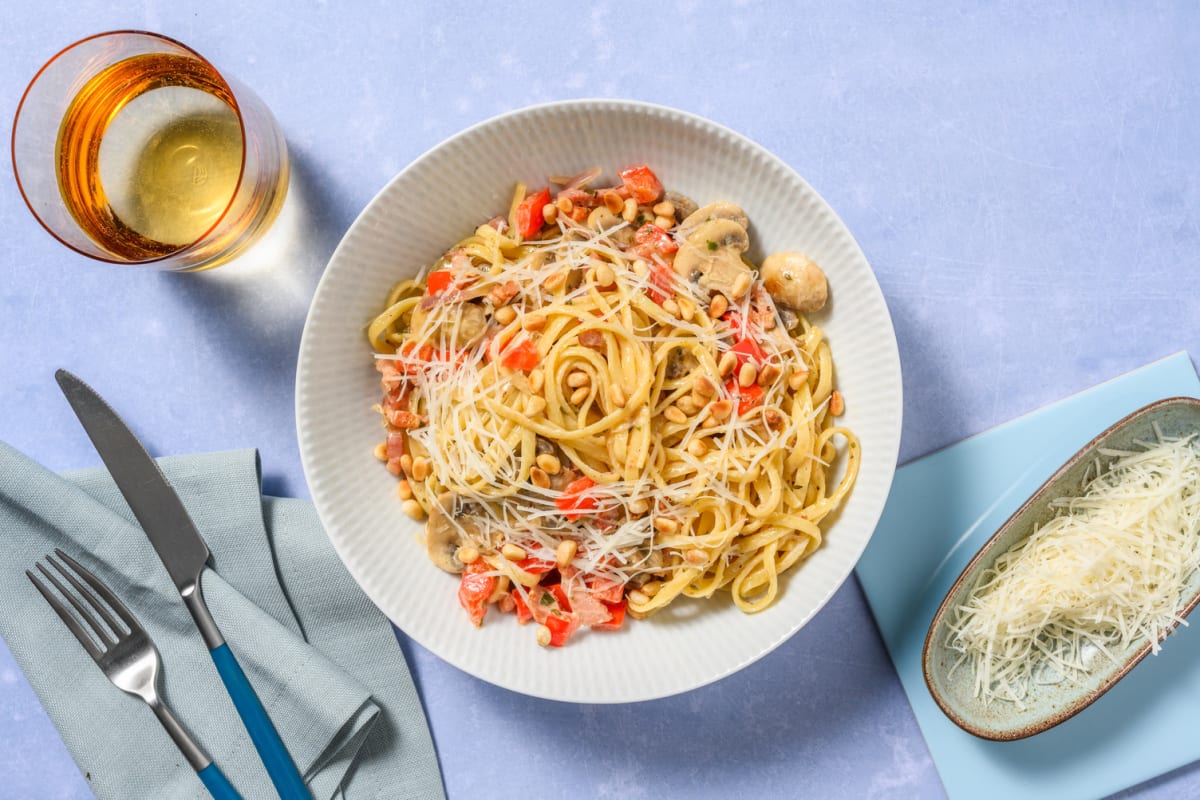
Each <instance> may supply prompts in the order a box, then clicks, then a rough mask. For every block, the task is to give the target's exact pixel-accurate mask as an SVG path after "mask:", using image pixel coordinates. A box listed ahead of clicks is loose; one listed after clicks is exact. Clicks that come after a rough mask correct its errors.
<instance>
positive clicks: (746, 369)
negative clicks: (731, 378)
mask: <svg viewBox="0 0 1200 800" xmlns="http://www.w3.org/2000/svg"><path fill="white" fill-rule="evenodd" d="M757 380H758V367H756V366H754V364H753V363H752V362H750V361H747V362H746V363H745V364H742V368H741V369H740V370H739V371H738V385H739V386H741V387H742V388H749V387H751V386H753V385H754V382H755V381H757Z"/></svg>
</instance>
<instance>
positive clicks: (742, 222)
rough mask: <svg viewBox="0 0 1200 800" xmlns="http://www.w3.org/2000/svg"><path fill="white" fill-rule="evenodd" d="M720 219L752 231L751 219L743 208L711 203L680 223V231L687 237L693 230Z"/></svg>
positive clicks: (728, 204) (731, 204)
mask: <svg viewBox="0 0 1200 800" xmlns="http://www.w3.org/2000/svg"><path fill="white" fill-rule="evenodd" d="M718 219H727V220H729V221H730V222H736V223H737V224H738V226H740V227H741V229H742V230H744V231H748V230H750V218H749V217H747V216H746V212H745V211H743V210H742V208H741V206H735V205H734V204H733V203H709V204H708V205H706V206H703V207H702V208H698V209H696V210H695V211H693V212H692V213H691V214H688V215H687V217H685V218H684V220H683V222H680V223H679V230H680V231H681V232H682V233H683V234H684V235H685V236H686V235H688V234H689V232H690V231H691V230H692V229H693V228H697V227H699V226H700V225H703V224H704V223H706V222H712V221H713V220H718Z"/></svg>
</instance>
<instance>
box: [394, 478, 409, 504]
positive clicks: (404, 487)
mask: <svg viewBox="0 0 1200 800" xmlns="http://www.w3.org/2000/svg"><path fill="white" fill-rule="evenodd" d="M396 494H398V495H400V499H401V500H412V496H413V491H412V484H411V483H409V482H408V481H406V480H404V479H401V480H400V482H399V483H398V484H396Z"/></svg>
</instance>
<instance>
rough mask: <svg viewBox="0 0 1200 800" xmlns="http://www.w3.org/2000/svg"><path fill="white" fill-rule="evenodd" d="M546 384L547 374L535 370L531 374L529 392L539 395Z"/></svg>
mask: <svg viewBox="0 0 1200 800" xmlns="http://www.w3.org/2000/svg"><path fill="white" fill-rule="evenodd" d="M545 384H546V374H545V373H544V372H542V371H541V370H540V369H535V370H534V371H533V372H531V373H529V391H531V392H533V393H534V394H539V393H540V392H541V391H542V387H543V386H545Z"/></svg>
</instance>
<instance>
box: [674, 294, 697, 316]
mask: <svg viewBox="0 0 1200 800" xmlns="http://www.w3.org/2000/svg"><path fill="white" fill-rule="evenodd" d="M676 302H678V303H679V318H680V319H681V320H683V321H684V322H687V321H688V320H689V319H691V318H692V317H693V316H694V315H695V313H696V304H695V303H693V302H692V301H691V300H688V299H687V298H686V297H680V298H678V299H677V301H676Z"/></svg>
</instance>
